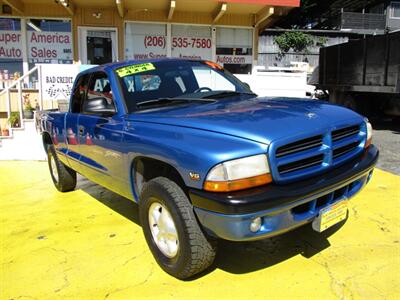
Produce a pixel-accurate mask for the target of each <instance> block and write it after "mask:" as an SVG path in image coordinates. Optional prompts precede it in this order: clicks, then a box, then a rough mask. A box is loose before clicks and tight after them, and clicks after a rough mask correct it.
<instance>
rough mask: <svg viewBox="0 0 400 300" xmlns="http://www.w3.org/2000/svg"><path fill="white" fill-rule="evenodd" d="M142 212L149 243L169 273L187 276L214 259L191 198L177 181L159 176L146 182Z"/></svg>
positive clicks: (157, 258)
mask: <svg viewBox="0 0 400 300" xmlns="http://www.w3.org/2000/svg"><path fill="white" fill-rule="evenodd" d="M139 215H140V222H141V224H142V228H143V233H144V235H145V238H146V241H147V244H148V245H149V248H150V250H151V252H152V253H153V256H154V258H155V259H156V261H157V263H158V264H159V265H160V266H161V268H162V269H163V270H164V271H166V272H167V273H169V274H171V275H172V276H174V277H176V278H179V279H185V278H188V277H191V276H193V275H195V274H197V273H200V272H201V271H203V270H205V269H206V268H207V267H209V266H210V265H211V264H212V262H213V261H214V258H215V253H216V249H215V247H214V246H213V243H212V241H211V240H210V238H209V237H207V236H206V235H205V234H204V233H203V231H202V230H201V228H200V226H199V224H198V222H197V219H196V217H195V215H194V212H193V207H192V205H191V203H190V201H189V199H188V198H187V196H186V195H185V193H184V192H183V191H182V189H181V188H180V187H179V186H178V185H177V184H176V183H175V182H173V181H171V180H169V179H167V178H164V177H158V178H155V179H152V180H150V181H149V182H148V183H146V184H145V185H144V187H143V190H142V193H141V196H140V202H139Z"/></svg>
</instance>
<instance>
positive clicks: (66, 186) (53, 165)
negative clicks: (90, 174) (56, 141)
mask: <svg viewBox="0 0 400 300" xmlns="http://www.w3.org/2000/svg"><path fill="white" fill-rule="evenodd" d="M47 162H48V164H49V170H50V175H51V179H52V180H53V183H54V185H55V187H56V188H57V190H59V191H60V192H68V191H72V190H73V189H75V187H76V172H75V171H74V170H72V169H71V168H69V167H67V166H66V165H64V164H63V163H62V162H61V161H60V160H59V159H58V157H57V153H56V150H55V149H54V146H53V145H50V146H48V147H47Z"/></svg>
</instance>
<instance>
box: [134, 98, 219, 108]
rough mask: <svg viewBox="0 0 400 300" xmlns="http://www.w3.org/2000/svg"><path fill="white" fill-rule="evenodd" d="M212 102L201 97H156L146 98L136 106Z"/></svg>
mask: <svg viewBox="0 0 400 300" xmlns="http://www.w3.org/2000/svg"><path fill="white" fill-rule="evenodd" d="M198 101H199V102H214V101H213V100H209V99H202V98H157V99H151V100H146V101H141V102H138V103H136V106H137V107H142V106H153V105H163V104H168V105H169V104H171V103H174V104H180V103H185V102H198Z"/></svg>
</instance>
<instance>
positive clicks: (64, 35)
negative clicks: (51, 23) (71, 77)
mask: <svg viewBox="0 0 400 300" xmlns="http://www.w3.org/2000/svg"><path fill="white" fill-rule="evenodd" d="M28 58H29V59H30V60H31V61H32V62H43V61H46V60H56V61H59V62H61V61H65V60H67V61H68V60H71V61H72V60H73V56H72V34H71V33H70V32H51V31H47V32H37V31H28Z"/></svg>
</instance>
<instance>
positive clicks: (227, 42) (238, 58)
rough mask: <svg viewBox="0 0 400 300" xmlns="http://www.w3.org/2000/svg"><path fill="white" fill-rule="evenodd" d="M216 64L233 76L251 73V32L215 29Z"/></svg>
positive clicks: (238, 29)
mask: <svg viewBox="0 0 400 300" xmlns="http://www.w3.org/2000/svg"><path fill="white" fill-rule="evenodd" d="M216 54H217V63H219V64H222V65H223V66H224V68H226V69H227V70H229V71H230V72H232V73H235V74H247V73H250V72H251V67H252V60H253V30H252V29H242V28H221V27H218V28H217V47H216Z"/></svg>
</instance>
